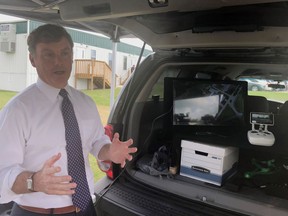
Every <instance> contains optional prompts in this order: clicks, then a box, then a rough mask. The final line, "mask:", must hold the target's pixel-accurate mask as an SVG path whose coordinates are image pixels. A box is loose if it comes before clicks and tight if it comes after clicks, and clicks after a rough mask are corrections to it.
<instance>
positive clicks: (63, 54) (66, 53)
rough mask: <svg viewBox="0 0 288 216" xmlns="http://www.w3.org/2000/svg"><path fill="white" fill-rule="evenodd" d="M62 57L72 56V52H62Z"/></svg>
mask: <svg viewBox="0 0 288 216" xmlns="http://www.w3.org/2000/svg"><path fill="white" fill-rule="evenodd" d="M61 55H62V57H69V56H70V52H68V51H67V52H63V53H62V54H61Z"/></svg>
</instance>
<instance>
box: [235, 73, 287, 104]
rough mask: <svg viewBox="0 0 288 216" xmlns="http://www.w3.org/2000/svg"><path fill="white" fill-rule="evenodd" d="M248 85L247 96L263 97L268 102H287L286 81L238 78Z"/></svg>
mask: <svg viewBox="0 0 288 216" xmlns="http://www.w3.org/2000/svg"><path fill="white" fill-rule="evenodd" d="M238 80H242V81H246V82H247V83H248V95H254V96H263V97H265V98H267V99H268V100H272V101H279V102H285V101H287V100H288V80H283V81H275V80H266V79H256V78H247V77H245V78H244V77H243V78H239V79H238Z"/></svg>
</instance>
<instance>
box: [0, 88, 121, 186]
mask: <svg viewBox="0 0 288 216" xmlns="http://www.w3.org/2000/svg"><path fill="white" fill-rule="evenodd" d="M120 90H121V88H116V89H115V97H116V96H117V95H118V94H119V92H120ZM83 92H84V93H85V94H87V95H89V96H90V97H91V98H92V99H93V100H94V101H95V103H96V105H97V108H98V111H99V114H100V117H101V121H102V124H103V125H104V126H105V124H106V123H107V119H108V116H109V112H110V107H109V103H110V89H105V90H103V89H99V90H93V91H92V90H85V91H83ZM16 94H17V92H11V91H1V90H0V109H2V107H3V106H4V105H5V104H6V103H7V102H8V101H9V100H10V99H11V98H12V97H13V96H15V95H16ZM89 160H90V164H91V167H92V169H93V171H94V179H95V181H97V180H98V179H100V178H101V177H103V176H104V175H105V174H104V173H103V172H102V171H101V170H99V168H98V165H97V162H96V160H95V158H94V157H93V156H92V155H90V157H89Z"/></svg>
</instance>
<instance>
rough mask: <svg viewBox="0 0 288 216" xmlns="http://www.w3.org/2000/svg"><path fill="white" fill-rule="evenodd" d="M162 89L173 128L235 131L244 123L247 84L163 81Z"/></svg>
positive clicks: (198, 80)
mask: <svg viewBox="0 0 288 216" xmlns="http://www.w3.org/2000/svg"><path fill="white" fill-rule="evenodd" d="M164 88H165V89H164V99H165V101H166V104H167V105H166V106H167V107H173V112H172V115H173V117H172V119H173V120H172V125H174V126H185V127H186V126H213V127H214V126H235V127H239V126H240V125H243V124H244V122H245V120H244V118H245V101H246V97H247V82H244V81H232V80H207V79H188V78H165V81H164ZM167 109H168V108H167Z"/></svg>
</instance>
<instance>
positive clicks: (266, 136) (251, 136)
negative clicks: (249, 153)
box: [247, 124, 275, 146]
mask: <svg viewBox="0 0 288 216" xmlns="http://www.w3.org/2000/svg"><path fill="white" fill-rule="evenodd" d="M247 136H248V140H249V142H250V143H251V144H252V145H259V146H272V145H273V144H274V142H275V137H274V134H273V133H272V132H270V131H268V125H265V124H260V125H259V128H258V130H257V129H256V128H255V124H252V130H249V131H248V133H247Z"/></svg>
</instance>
